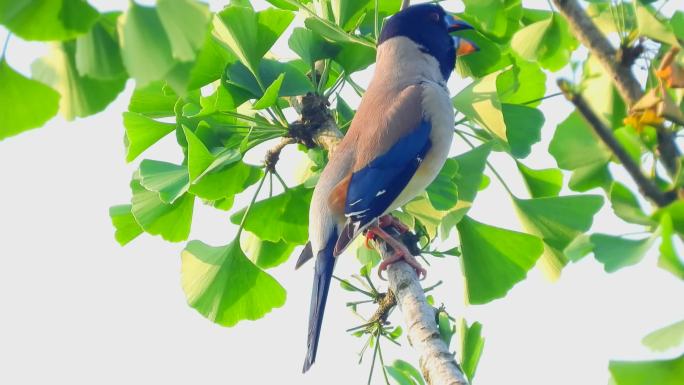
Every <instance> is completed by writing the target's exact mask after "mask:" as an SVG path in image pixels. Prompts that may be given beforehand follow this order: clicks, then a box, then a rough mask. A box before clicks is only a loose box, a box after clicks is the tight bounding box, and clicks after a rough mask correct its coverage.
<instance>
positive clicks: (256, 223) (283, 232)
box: [230, 186, 312, 245]
mask: <svg viewBox="0 0 684 385" xmlns="http://www.w3.org/2000/svg"><path fill="white" fill-rule="evenodd" d="M311 194H312V190H311V189H307V188H304V187H302V186H298V187H294V188H290V189H288V190H286V191H285V192H284V193H282V194H279V195H276V196H273V197H271V198H268V199H264V200H261V201H258V202H256V203H254V204H253V205H252V208H251V209H250V211H249V215H247V218H246V220H245V222H244V228H245V230H247V231H249V232H251V233H253V234H254V235H256V236H257V237H259V238H261V239H263V240H266V241H270V242H279V241H280V240H284V241H286V242H289V243H293V244H297V245H301V244H304V243H305V242H306V241H307V240H308V237H309V210H308V207H309V202H310V201H311ZM244 214H245V209H243V210H240V211H238V212H236V213H235V214H233V215H232V216H231V217H230V220H231V222H233V223H234V224H239V223H240V222H241V221H242V217H243V216H244ZM264 223H268V226H264Z"/></svg>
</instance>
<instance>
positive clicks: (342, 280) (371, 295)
mask: <svg viewBox="0 0 684 385" xmlns="http://www.w3.org/2000/svg"><path fill="white" fill-rule="evenodd" d="M333 278H335V279H336V280H338V281H340V282H342V283H344V284H346V285H349V287H351V288H352V289H354V290H356V291H358V292H359V293H363V294H365V295H367V296H369V297H371V298H375V296H373V294H372V293H369V292H367V291H366V290H363V289H361V288H358V287H356V286H354V285H352V284H351V282H349V281H347V280H344V279H342V278H340V277H338V276H336V275H333Z"/></svg>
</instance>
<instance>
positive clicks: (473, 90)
mask: <svg viewBox="0 0 684 385" xmlns="http://www.w3.org/2000/svg"><path fill="white" fill-rule="evenodd" d="M499 73H500V72H494V73H491V74H489V75H487V76H485V77H483V78H482V79H479V80H475V81H474V82H472V83H471V84H470V85H469V86H468V87H466V88H464V89H463V90H461V92H459V93H458V95H456V96H454V98H453V102H454V107H456V110H457V111H458V112H460V113H462V114H463V115H465V116H466V117H467V118H468V119H470V120H472V121H475V122H477V123H479V124H481V125H482V126H483V127H485V128H486V129H487V130H489V131H490V132H491V133H492V134H494V135H495V136H497V137H498V138H499V139H501V140H503V141H506V122H505V121H504V115H503V112H502V111H501V102H500V101H499V97H498V95H497V92H496V78H497V76H498V75H499Z"/></svg>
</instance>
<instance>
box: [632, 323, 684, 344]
mask: <svg viewBox="0 0 684 385" xmlns="http://www.w3.org/2000/svg"><path fill="white" fill-rule="evenodd" d="M641 343H643V344H644V345H645V346H648V347H649V348H650V349H651V350H654V351H656V352H663V351H666V350H669V349H672V348H676V347H678V346H681V345H682V344H684V320H681V321H679V322H675V323H673V324H672V325H668V326H666V327H664V328H661V329H658V330H656V331H653V332H651V333H649V334H648V335H647V336H646V337H644V338H643V339H642V340H641Z"/></svg>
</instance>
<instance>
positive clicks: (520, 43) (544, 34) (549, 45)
mask: <svg viewBox="0 0 684 385" xmlns="http://www.w3.org/2000/svg"><path fill="white" fill-rule="evenodd" d="M577 46H578V42H577V40H576V39H575V38H574V37H573V35H572V34H571V33H570V27H569V26H568V24H567V22H566V21H565V19H564V18H563V17H562V16H560V15H558V14H556V13H553V14H551V16H550V17H548V18H546V19H543V20H540V21H537V22H534V23H532V24H530V25H527V26H525V27H524V28H522V29H520V30H519V31H518V32H516V33H515V35H514V36H513V39H512V40H511V48H513V50H514V51H515V52H516V53H517V54H518V55H520V56H521V57H522V58H524V59H525V60H528V61H538V62H539V64H541V66H542V67H544V68H546V69H548V70H551V71H557V70H559V69H561V68H563V67H564V66H565V65H566V64H568V62H569V61H570V55H571V53H572V51H574V50H575V49H576V48H577Z"/></svg>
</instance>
